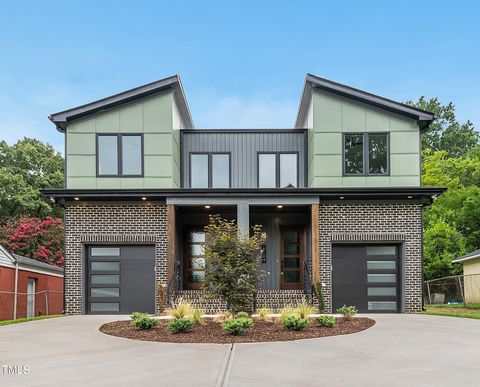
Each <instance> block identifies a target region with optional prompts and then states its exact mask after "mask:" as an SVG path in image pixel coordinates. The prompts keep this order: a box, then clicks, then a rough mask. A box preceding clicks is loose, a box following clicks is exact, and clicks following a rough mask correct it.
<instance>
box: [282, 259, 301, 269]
mask: <svg viewBox="0 0 480 387" xmlns="http://www.w3.org/2000/svg"><path fill="white" fill-rule="evenodd" d="M283 267H284V268H285V269H298V268H299V267H300V258H284V259H283Z"/></svg>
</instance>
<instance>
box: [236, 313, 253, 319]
mask: <svg viewBox="0 0 480 387" xmlns="http://www.w3.org/2000/svg"><path fill="white" fill-rule="evenodd" d="M235 317H236V318H250V315H249V314H248V313H247V312H238V313H237V314H236V315H235Z"/></svg>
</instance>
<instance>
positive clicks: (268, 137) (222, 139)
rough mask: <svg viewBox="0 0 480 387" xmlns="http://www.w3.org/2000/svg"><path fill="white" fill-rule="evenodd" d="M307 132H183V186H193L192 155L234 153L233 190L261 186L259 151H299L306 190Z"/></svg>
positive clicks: (232, 164) (300, 168) (296, 130)
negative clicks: (191, 173)
mask: <svg viewBox="0 0 480 387" xmlns="http://www.w3.org/2000/svg"><path fill="white" fill-rule="evenodd" d="M305 146H306V131H304V130H302V129H293V130H287V129H285V130H275V131H274V130H265V131H254V130H252V131H251V132H248V130H245V131H242V132H238V131H234V130H232V132H231V133H228V130H225V131H218V132H215V131H207V130H205V131H202V130H201V129H199V130H196V131H185V132H183V133H182V166H183V167H182V168H183V178H182V180H183V187H186V188H188V187H189V186H190V185H189V184H190V153H192V152H193V153H202V152H205V153H207V152H214V153H215V152H230V154H231V156H230V164H231V171H230V173H231V182H232V188H256V187H258V182H257V176H258V166H257V163H258V161H257V154H258V152H298V176H299V186H300V187H305V180H306V179H305V172H306V171H305V169H306V165H305V164H306V163H305V160H306V147H305Z"/></svg>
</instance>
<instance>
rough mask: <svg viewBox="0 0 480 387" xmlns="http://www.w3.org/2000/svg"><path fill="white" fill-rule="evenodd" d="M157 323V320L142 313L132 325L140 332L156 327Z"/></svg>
mask: <svg viewBox="0 0 480 387" xmlns="http://www.w3.org/2000/svg"><path fill="white" fill-rule="evenodd" d="M158 322H159V321H158V319H156V318H154V317H150V316H149V315H147V314H144V313H139V315H137V316H136V317H135V318H134V319H133V325H134V326H135V328H137V329H140V330H145V329H152V328H154V327H156V326H157V325H158Z"/></svg>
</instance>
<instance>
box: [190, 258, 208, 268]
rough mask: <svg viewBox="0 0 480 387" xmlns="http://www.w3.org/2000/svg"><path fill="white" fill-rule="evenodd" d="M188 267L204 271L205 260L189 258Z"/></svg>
mask: <svg viewBox="0 0 480 387" xmlns="http://www.w3.org/2000/svg"><path fill="white" fill-rule="evenodd" d="M190 267H191V268H192V269H193V270H205V258H191V259H190Z"/></svg>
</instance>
